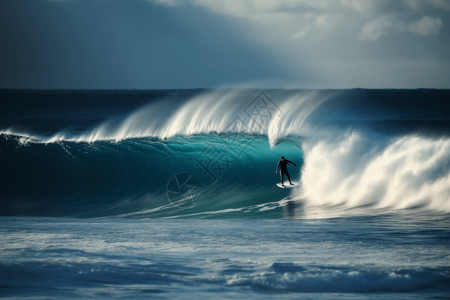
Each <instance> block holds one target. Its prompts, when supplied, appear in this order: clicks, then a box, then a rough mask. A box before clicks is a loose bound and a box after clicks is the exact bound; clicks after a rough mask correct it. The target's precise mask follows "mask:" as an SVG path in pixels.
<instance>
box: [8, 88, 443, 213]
mask: <svg viewBox="0 0 450 300" xmlns="http://www.w3.org/2000/svg"><path fill="white" fill-rule="evenodd" d="M246 93H248V91H240V90H231V91H210V92H206V93H201V94H199V95H195V96H193V97H192V98H189V99H187V100H183V101H180V100H179V99H178V100H177V99H175V100H174V99H162V100H155V101H151V102H150V103H149V104H148V105H146V106H144V107H142V108H140V109H138V110H136V111H135V112H133V113H131V114H129V115H128V116H126V117H124V118H122V119H120V120H118V119H115V118H112V119H110V120H106V121H104V122H103V123H101V124H100V125H98V126H96V127H95V128H93V129H89V130H84V131H80V130H78V131H70V130H64V129H61V128H59V129H58V130H57V131H56V132H54V133H52V134H50V135H49V134H40V133H38V132H33V133H27V132H23V131H20V130H16V129H14V126H13V125H12V126H10V127H9V128H6V129H4V130H2V131H1V132H0V133H1V135H0V143H1V149H2V156H1V159H2V165H3V166H5V167H4V170H6V172H3V176H2V177H3V178H2V180H1V181H2V183H3V184H4V187H3V188H2V189H1V192H0V193H1V194H0V195H1V198H2V199H3V200H4V201H2V202H3V203H2V206H3V207H2V214H3V215H22V214H25V215H58V216H60V215H63V216H66V215H68V216H87V217H98V216H110V215H116V216H117V215H119V216H136V217H179V216H196V217H266V216H268V217H284V216H286V210H290V212H289V215H294V216H302V217H307V216H309V215H311V214H314V215H315V216H317V215H320V214H321V213H325V215H327V216H329V215H330V212H333V213H343V214H346V213H348V212H350V211H356V212H358V213H367V212H368V211H372V212H379V211H380V210H381V211H383V212H386V211H391V210H399V209H400V210H402V209H403V210H404V209H412V210H424V209H425V210H428V209H432V210H436V211H441V212H444V213H448V212H450V203H449V201H448V199H449V198H450V197H449V196H450V175H449V170H450V140H449V138H448V136H446V135H445V134H444V135H443V134H437V135H434V134H432V135H427V134H424V131H423V130H422V129H424V128H425V127H424V126H422V125H423V124H430V122H431V123H432V124H433V126H435V124H438V126H437V127H440V128H444V129H445V128H446V126H447V125H448V120H447V119H445V118H443V117H442V116H439V115H437V114H436V113H435V111H431V113H430V112H429V113H428V114H425V115H423V110H421V104H420V103H422V104H423V99H422V98H421V99H418V100H417V101H416V102H414V105H412V107H413V109H412V108H411V103H403V104H401V105H398V103H397V104H396V105H397V106H396V107H395V108H396V109H397V110H400V109H402V113H399V112H395V110H393V109H390V108H391V107H386V105H388V104H386V103H388V102H389V101H387V102H386V100H383V101H384V102H383V101H382V102H380V103H381V104H380V103H378V104H376V105H375V104H373V103H372V104H370V105H369V106H370V107H369V108H367V107H365V106H361V104H360V102H355V100H352V101H350V102H349V100H348V97H347V96H348V95H345V93H344V92H342V91H341V92H339V91H326V92H324V91H301V92H298V91H297V92H289V93H287V94H282V95H281V96H280V95H278V96H277V97H271V96H269V95H268V94H267V93H265V92H261V93H259V94H256V96H255V95H254V94H252V96H251V97H250V100H251V101H244V100H243V99H247V100H248V95H247V94H246ZM342 94H344V96H343V95H342ZM356 96H359V97H360V96H361V95H356ZM356 96H354V95H353V97H356ZM359 101H364V100H361V99H359ZM355 103H356V104H357V105H356V104H355ZM358 105H360V107H359V108H358ZM389 105H390V104H389ZM436 106H437V107H438V109H440V110H442V105H441V106H439V105H436ZM342 107H344V108H342ZM355 107H356V108H355ZM393 111H394V112H393ZM405 112H406V113H405ZM443 114H444V115H445V112H444V113H443ZM379 124H382V126H379ZM386 124H388V125H386ZM411 124H414V126H412V127H411ZM417 124H419V125H417ZM442 124H444V125H442ZM435 127H436V126H435ZM380 128H381V129H380ZM386 128H388V130H387V132H388V133H386ZM427 130H429V128H427ZM433 132H437V131H433ZM281 155H285V156H286V157H288V158H289V159H290V160H293V161H295V162H297V163H298V165H299V166H300V168H299V169H297V170H295V169H291V174H292V175H293V177H294V178H296V179H297V180H301V181H302V184H301V185H300V187H299V188H297V189H295V190H293V191H292V192H291V193H290V194H289V192H286V191H283V190H279V189H277V188H276V187H274V183H275V182H277V181H278V176H277V175H275V174H274V171H275V167H276V162H277V161H278V159H279V157H280V156H281ZM303 160H304V162H303ZM292 203H296V204H295V205H293V204H292ZM300 203H301V205H300Z"/></svg>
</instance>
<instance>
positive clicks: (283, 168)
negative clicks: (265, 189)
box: [275, 156, 297, 187]
mask: <svg viewBox="0 0 450 300" xmlns="http://www.w3.org/2000/svg"><path fill="white" fill-rule="evenodd" d="M288 164H293V165H294V166H296V167H297V165H296V164H295V163H293V162H292V161H290V160H287V159H284V156H282V157H281V159H280V161H279V162H278V165H277V171H276V172H275V174H277V173H278V168H280V169H281V171H280V175H281V186H283V187H284V174H286V176H287V178H288V179H289V183H290V184H291V185H293V184H292V182H291V176H289V172H288V170H287V165H288Z"/></svg>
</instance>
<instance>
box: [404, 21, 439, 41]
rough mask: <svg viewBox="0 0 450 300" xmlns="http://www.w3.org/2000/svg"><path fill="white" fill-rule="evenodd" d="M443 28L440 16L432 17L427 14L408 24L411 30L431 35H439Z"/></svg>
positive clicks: (419, 33)
mask: <svg viewBox="0 0 450 300" xmlns="http://www.w3.org/2000/svg"><path fill="white" fill-rule="evenodd" d="M441 28H442V21H441V20H440V19H438V18H432V17H429V16H425V17H423V18H422V19H420V20H419V21H417V22H414V23H412V24H410V25H409V26H408V29H409V31H410V32H412V33H415V34H418V35H424V36H430V35H437V34H439V31H440V30H441Z"/></svg>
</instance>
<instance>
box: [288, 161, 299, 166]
mask: <svg viewBox="0 0 450 300" xmlns="http://www.w3.org/2000/svg"><path fill="white" fill-rule="evenodd" d="M287 162H288V163H290V164H293V165H294V166H297V165H296V164H295V163H293V162H292V161H290V160H288V161H287Z"/></svg>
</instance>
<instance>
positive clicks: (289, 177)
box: [286, 171, 292, 185]
mask: <svg viewBox="0 0 450 300" xmlns="http://www.w3.org/2000/svg"><path fill="white" fill-rule="evenodd" d="M286 175H287V178H288V179H289V183H290V184H291V185H292V182H291V176H290V175H289V172H287V171H286Z"/></svg>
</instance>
